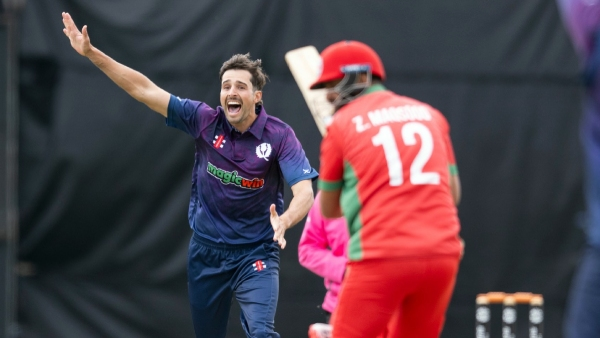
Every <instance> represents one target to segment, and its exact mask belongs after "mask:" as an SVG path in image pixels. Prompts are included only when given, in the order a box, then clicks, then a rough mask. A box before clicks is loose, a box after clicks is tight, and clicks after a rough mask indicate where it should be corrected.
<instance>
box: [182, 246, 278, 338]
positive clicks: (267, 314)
mask: <svg viewBox="0 0 600 338" xmlns="http://www.w3.org/2000/svg"><path fill="white" fill-rule="evenodd" d="M188 292H189V296H190V305H191V309H192V320H193V323H194V331H195V333H196V338H224V337H225V334H226V331H227V321H228V319H229V311H230V309H231V302H232V297H233V296H234V295H235V298H236V299H237V301H238V303H239V304H240V308H241V314H240V319H241V322H242V327H243V328H244V331H245V332H246V335H247V336H248V338H263V337H264V338H279V334H277V333H276V332H275V310H276V308H277V299H278V297H279V247H278V246H277V244H276V243H275V242H273V243H260V244H250V245H229V244H220V243H213V242H211V241H208V240H206V239H203V238H201V237H199V236H197V235H194V236H192V239H191V241H190V247H189V253H188Z"/></svg>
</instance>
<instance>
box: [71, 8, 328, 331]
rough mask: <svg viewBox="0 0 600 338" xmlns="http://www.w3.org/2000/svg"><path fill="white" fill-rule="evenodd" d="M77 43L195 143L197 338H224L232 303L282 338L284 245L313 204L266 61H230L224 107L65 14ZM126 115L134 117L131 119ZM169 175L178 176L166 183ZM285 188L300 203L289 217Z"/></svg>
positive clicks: (192, 269)
mask: <svg viewBox="0 0 600 338" xmlns="http://www.w3.org/2000/svg"><path fill="white" fill-rule="evenodd" d="M62 19H63V23H64V26H65V28H64V30H63V32H64V33H65V35H66V36H67V37H68V38H69V40H70V43H71V46H72V47H73V48H74V49H75V50H76V51H77V52H78V53H79V54H81V55H83V56H85V57H87V58H88V59H89V60H90V61H91V62H92V63H93V64H94V65H96V66H97V67H98V68H100V70H101V71H103V72H104V73H105V74H106V75H107V76H108V77H109V78H110V79H111V80H112V81H114V82H115V83H116V84H117V85H118V86H119V87H121V88H122V89H124V90H125V91H126V92H127V93H128V94H129V95H131V96H132V97H133V98H135V99H136V100H138V101H140V102H142V103H144V104H146V105H147V106H148V107H149V108H150V109H152V110H154V111H156V112H157V113H159V114H161V115H163V116H164V117H165V118H166V124H167V125H168V126H171V127H174V128H177V129H179V130H181V131H183V132H185V133H187V134H189V135H190V136H192V137H193V138H194V143H195V149H196V152H195V154H194V158H195V163H194V168H193V171H192V191H191V198H190V203H189V212H188V218H189V221H190V227H191V228H192V230H193V231H192V234H193V235H192V238H191V240H190V244H189V253H188V290H189V297H190V305H191V311H192V320H193V324H194V330H195V333H196V337H198V338H200V337H204V338H224V337H225V335H226V328H227V320H228V318H229V310H230V306H231V301H232V297H234V296H235V298H236V299H237V301H238V303H239V304H240V308H241V310H242V311H241V315H240V316H241V322H242V327H243V328H244V331H245V332H246V335H247V337H252V338H266V337H271V338H273V337H279V334H278V333H276V332H275V329H274V327H275V309H276V307H277V299H278V295H279V247H278V245H279V246H280V247H281V249H283V248H285V246H286V241H285V237H284V235H285V231H286V230H287V229H289V228H290V227H292V226H293V225H295V224H296V223H298V222H299V221H300V220H301V219H302V218H303V217H304V216H305V215H306V214H307V212H308V210H309V209H310V207H311V205H312V203H313V190H312V180H314V179H315V178H316V177H317V176H318V174H317V172H316V171H315V170H314V169H313V168H312V167H311V166H310V164H309V162H308V159H307V158H306V156H305V153H304V150H303V149H302V146H301V145H300V142H299V141H298V139H297V138H296V136H295V134H294V132H293V130H292V129H291V128H290V127H289V126H288V125H287V124H285V123H284V122H282V121H281V120H279V119H277V118H275V117H273V116H270V115H267V113H266V111H265V108H264V106H263V101H262V89H263V86H264V85H265V83H266V80H267V76H266V74H265V73H264V72H263V70H262V63H261V60H252V59H250V57H249V55H248V54H245V55H242V54H236V55H234V56H233V57H231V58H230V59H229V60H227V61H226V62H225V63H223V66H222V67H221V70H220V73H219V76H220V86H221V93H220V101H221V106H219V107H217V108H216V109H214V108H211V107H210V106H208V105H207V104H206V103H204V102H199V101H194V100H190V99H182V98H179V97H177V96H174V95H171V94H169V93H168V92H166V91H165V90H163V89H161V88H159V87H158V86H157V85H155V84H154V83H153V82H152V81H150V80H149V79H148V78H147V77H146V76H144V75H142V74H141V73H139V72H137V71H135V70H133V69H131V68H129V67H126V66H124V65H122V64H120V63H118V62H117V61H115V60H113V59H112V58H110V57H109V56H107V55H106V54H104V53H102V52H101V51H100V50H99V49H97V48H96V47H94V46H92V45H91V43H90V37H89V35H88V31H87V26H83V28H82V30H81V31H79V29H78V28H77V27H76V26H75V23H74V22H73V19H72V18H71V16H70V15H69V14H68V13H63V14H62ZM123 118H124V119H125V118H127V117H126V116H124V117H123ZM165 179H169V178H168V177H166V178H165ZM284 182H287V184H289V186H290V187H291V190H292V193H293V198H292V200H291V202H290V204H289V207H288V209H287V210H286V211H285V212H284V210H283V209H284V200H283V192H284V191H283V190H284Z"/></svg>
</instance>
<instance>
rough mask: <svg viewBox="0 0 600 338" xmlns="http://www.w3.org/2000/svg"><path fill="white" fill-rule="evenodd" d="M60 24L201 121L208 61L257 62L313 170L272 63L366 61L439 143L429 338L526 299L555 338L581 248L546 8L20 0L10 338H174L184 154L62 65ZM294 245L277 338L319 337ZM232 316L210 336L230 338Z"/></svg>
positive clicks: (300, 126)
mask: <svg viewBox="0 0 600 338" xmlns="http://www.w3.org/2000/svg"><path fill="white" fill-rule="evenodd" d="M62 11H69V12H70V13H71V14H72V15H73V17H74V19H75V22H76V23H77V24H78V25H79V26H80V27H81V25H83V24H87V25H88V26H89V32H90V36H91V39H92V43H93V44H94V45H95V46H97V47H98V48H100V49H101V50H103V51H104V52H106V53H107V54H109V55H110V56H112V57H113V58H115V59H116V60H117V61H120V62H122V63H124V64H126V65H128V66H131V67H132V68H135V69H137V70H139V71H141V72H142V73H144V74H146V75H148V76H149V77H150V78H151V79H152V80H153V81H154V82H156V83H157V84H158V85H160V86H162V87H163V88H165V89H166V90H167V91H169V92H171V93H174V94H176V95H178V96H181V97H190V98H194V99H198V100H203V101H206V102H208V103H209V104H210V105H213V106H215V105H217V104H218V89H219V83H218V69H219V68H220V65H221V64H222V62H223V61H224V60H226V59H228V58H229V57H230V56H231V55H232V54H234V53H245V52H250V53H251V54H252V56H253V57H257V58H261V59H262V60H263V61H264V65H265V69H266V71H267V73H268V74H269V75H270V78H271V81H270V83H269V84H267V86H266V87H265V90H264V92H265V93H264V101H265V106H266V108H267V110H268V111H269V113H270V114H272V115H275V116H277V117H279V118H281V119H283V120H284V121H286V122H287V123H288V124H290V125H291V126H292V127H293V128H294V129H295V131H296V134H297V136H298V138H299V139H300V141H301V142H302V143H303V145H304V148H305V150H306V152H307V155H308V157H309V160H310V161H311V163H312V164H313V166H315V167H318V165H319V162H318V151H319V143H320V140H321V137H320V134H319V132H318V130H317V128H316V126H315V125H314V122H313V120H312V118H311V117H310V114H309V112H308V110H307V108H306V106H305V104H304V101H303V99H302V96H301V94H300V92H299V90H298V89H297V87H296V85H295V83H294V81H293V79H292V76H291V74H290V72H289V70H288V69H287V67H286V65H285V62H284V58H283V56H284V53H285V52H286V51H287V50H290V49H293V48H297V47H300V46H304V45H308V44H312V45H315V46H316V47H317V48H318V49H319V50H321V49H323V48H324V47H325V46H327V45H328V44H330V43H332V42H336V41H339V40H343V39H356V40H360V41H363V42H366V43H368V44H370V45H371V46H372V47H374V48H375V49H376V50H377V51H378V52H379V54H380V55H381V58H382V59H383V61H384V64H385V66H386V70H387V73H388V78H389V80H388V81H387V86H388V88H390V89H392V90H394V91H396V92H398V93H401V94H405V95H408V96H413V97H415V98H417V99H420V100H424V101H426V102H428V103H430V104H432V105H433V106H435V107H436V108H438V109H440V110H441V111H442V112H443V113H444V114H445V115H446V117H447V118H448V120H449V122H450V124H451V127H452V138H453V141H454V146H455V151H456V156H457V161H458V166H459V170H460V174H461V179H462V183H463V200H462V203H461V205H460V207H459V212H460V218H461V223H462V233H461V234H462V236H463V237H464V239H465V241H466V245H467V247H466V254H465V258H464V260H463V262H462V263H461V268H460V273H459V277H458V283H457V286H456V291H455V294H454V297H453V300H452V304H451V306H450V309H449V311H448V317H447V323H446V326H445V329H444V333H443V337H447V338H452V337H469V336H472V335H473V330H474V299H475V295H476V294H477V293H479V292H486V291H497V290H500V291H507V292H512V291H531V292H538V293H543V294H544V296H545V300H546V337H549V338H552V337H561V336H562V335H561V321H562V315H563V310H564V306H565V301H566V296H567V291H568V287H569V283H570V278H571V275H572V273H573V269H574V267H575V266H576V264H577V262H578V257H579V256H578V255H579V249H580V247H581V243H582V234H581V231H580V230H579V229H578V227H577V215H578V213H579V211H580V209H581V208H582V200H581V199H582V197H581V165H580V153H579V152H580V149H579V143H578V136H577V133H578V130H577V125H578V120H579V112H580V103H579V100H580V86H579V81H578V75H577V62H576V58H575V56H574V53H573V50H572V47H571V44H570V43H569V40H568V38H567V35H566V33H565V31H564V29H563V27H562V25H561V22H560V19H559V16H558V11H557V8H556V6H555V3H554V2H553V1H549V0H546V1H544V0H530V1H518V0H506V1H500V2H481V1H475V0H471V1H468V0H462V1H442V0H422V1H410V2H409V1H394V2H392V1H379V0H376V1H362V0H330V1H318V0H288V1H270V0H239V1H238V0H204V1H193V0H171V1H156V0H155V1H142V0H129V1H111V2H107V1H85V0H45V1H33V0H30V1H29V2H28V3H27V7H26V9H25V12H24V16H23V25H22V41H21V47H22V51H21V73H20V74H21V87H20V90H21V103H20V104H21V128H20V133H21V135H20V142H21V145H20V149H21V153H20V181H19V196H20V201H19V202H20V213H21V214H20V215H21V216H20V222H21V230H20V231H21V239H20V249H19V259H20V261H22V263H25V265H22V266H28V267H29V269H25V270H24V272H26V273H24V274H22V276H21V277H20V279H19V282H20V283H19V291H20V292H19V322H20V324H21V328H22V330H21V332H22V336H23V337H36V338H37V337H60V338H71V337H73V338H75V337H77V338H80V337H92V338H93V337H191V336H192V327H191V322H190V315H189V310H188V303H187V293H186V292H187V291H186V278H185V260H186V252H187V243H188V240H189V236H190V230H189V227H188V224H187V218H186V214H187V203H188V198H189V193H190V192H189V187H190V177H191V167H192V163H193V141H192V140H191V139H190V138H189V137H188V136H187V135H184V134H183V133H181V132H178V131H176V130H174V129H171V128H166V127H165V126H164V120H163V119H162V118H161V117H160V116H159V115H158V114H155V113H152V112H150V111H149V109H147V108H146V107H145V106H144V105H142V104H140V103H138V102H136V101H135V100H133V99H131V98H129V97H128V96H127V95H126V94H125V93H123V92H122V91H121V90H120V89H119V88H118V87H116V86H115V85H113V84H112V83H111V82H110V81H109V80H108V79H107V78H106V77H105V76H104V75H103V74H102V73H101V72H100V71H99V70H97V69H96V68H95V67H94V66H93V65H92V64H91V63H90V62H89V61H87V60H86V59H84V58H82V57H80V56H79V55H78V54H76V53H75V52H74V51H73V50H72V49H71V48H70V46H69V44H68V40H67V39H66V37H65V36H64V35H63V33H62V22H61V17H60V13H61V12H62ZM290 195H291V192H290V190H289V188H288V189H287V201H288V202H289V197H290ZM301 229H302V224H299V225H298V226H296V227H295V228H294V229H292V230H290V231H289V232H288V233H287V238H288V247H287V248H286V249H285V250H283V251H282V255H281V258H282V264H281V267H282V271H281V281H280V285H281V293H280V302H279V308H278V312H277V318H276V327H277V330H278V331H279V332H280V333H281V335H282V336H283V337H305V336H306V331H307V327H308V325H309V324H310V323H311V322H314V321H319V320H321V316H320V312H319V309H318V308H317V306H318V304H320V302H321V300H322V296H323V294H324V287H323V286H322V283H321V280H320V279H319V278H318V277H316V276H314V275H312V274H311V273H310V272H308V271H307V270H305V269H303V268H302V267H300V265H299V264H298V261H297V243H298V240H299V237H300V233H301ZM236 311H237V310H234V311H233V313H232V316H231V320H230V324H229V327H230V329H229V334H228V336H229V337H242V336H243V335H242V332H241V329H240V325H239V320H238V318H237V316H238V313H236ZM358 315H360V313H357V316H358ZM522 323H523V324H524V322H522ZM495 328H496V329H498V328H499V327H497V326H496V327H495ZM521 328H522V329H524V326H523V325H521ZM497 334H499V331H498V332H497Z"/></svg>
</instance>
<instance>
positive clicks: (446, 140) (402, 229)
mask: <svg viewBox="0 0 600 338" xmlns="http://www.w3.org/2000/svg"><path fill="white" fill-rule="evenodd" d="M321 58H322V62H323V67H322V72H321V75H320V77H319V79H318V80H317V81H316V82H315V83H314V84H313V85H312V86H311V89H317V88H328V89H329V91H328V94H327V98H328V100H329V101H330V102H332V103H333V104H334V106H335V107H336V113H335V115H334V118H333V121H332V122H331V124H330V125H329V127H328V129H327V134H326V135H325V137H324V139H323V141H322V144H321V157H320V158H321V168H320V179H319V183H318V185H319V189H320V190H321V196H320V199H321V203H320V205H321V211H322V213H323V215H324V216H325V217H327V218H335V217H340V216H341V215H342V211H341V210H342V209H343V212H344V216H345V218H346V220H347V221H348V224H349V234H350V241H349V245H348V258H349V263H348V267H347V271H346V274H345V278H344V283H343V286H342V290H341V293H340V296H339V297H340V298H339V303H338V306H337V307H336V309H335V311H334V314H333V317H332V325H333V337H334V338H335V337H343V338H352V337H357V338H364V337H375V336H377V335H378V334H380V333H381V332H382V331H383V330H384V328H385V326H386V323H387V322H388V321H389V320H390V318H391V317H392V315H393V314H394V313H395V312H396V311H398V310H399V311H400V316H399V319H398V327H397V331H396V333H395V336H396V337H403V338H413V337H414V338H432V337H438V336H439V335H440V333H441V330H442V327H443V323H444V319H445V312H446V309H447V307H448V303H449V301H450V298H451V296H452V292H453V290H454V285H455V281H456V275H457V272H458V265H459V260H460V255H461V251H462V250H461V241H460V239H459V231H460V225H459V220H458V216H457V209H456V206H455V204H456V203H458V201H459V199H460V181H459V179H458V172H457V169H456V165H455V159H454V152H453V149H452V143H451V141H450V135H449V125H448V122H447V121H446V119H445V118H444V117H443V115H442V114H441V113H440V112H439V111H437V110H436V109H434V108H432V107H431V106H429V105H427V104H425V103H422V102H419V101H417V100H415V99H412V98H409V97H404V96H399V95H397V94H394V93H393V92H391V91H388V90H386V88H385V87H384V86H383V84H382V81H384V80H385V70H384V67H383V64H382V62H381V59H380V58H379V56H378V55H377V53H376V52H375V51H374V50H373V49H372V48H370V47H369V46H367V45H365V44H363V43H361V42H357V41H341V42H338V43H335V44H333V45H331V46H329V47H327V48H325V49H324V50H323V51H322V52H321ZM340 205H343V208H341V207H340ZM358 313H360V315H357V314H358Z"/></svg>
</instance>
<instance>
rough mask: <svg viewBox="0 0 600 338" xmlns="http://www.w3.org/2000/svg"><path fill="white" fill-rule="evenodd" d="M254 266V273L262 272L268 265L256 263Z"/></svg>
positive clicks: (261, 262)
mask: <svg viewBox="0 0 600 338" xmlns="http://www.w3.org/2000/svg"><path fill="white" fill-rule="evenodd" d="M252 266H253V267H254V271H261V270H263V269H265V268H266V267H267V264H265V262H264V261H260V260H259V261H256V262H254V263H253V264H252Z"/></svg>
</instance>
